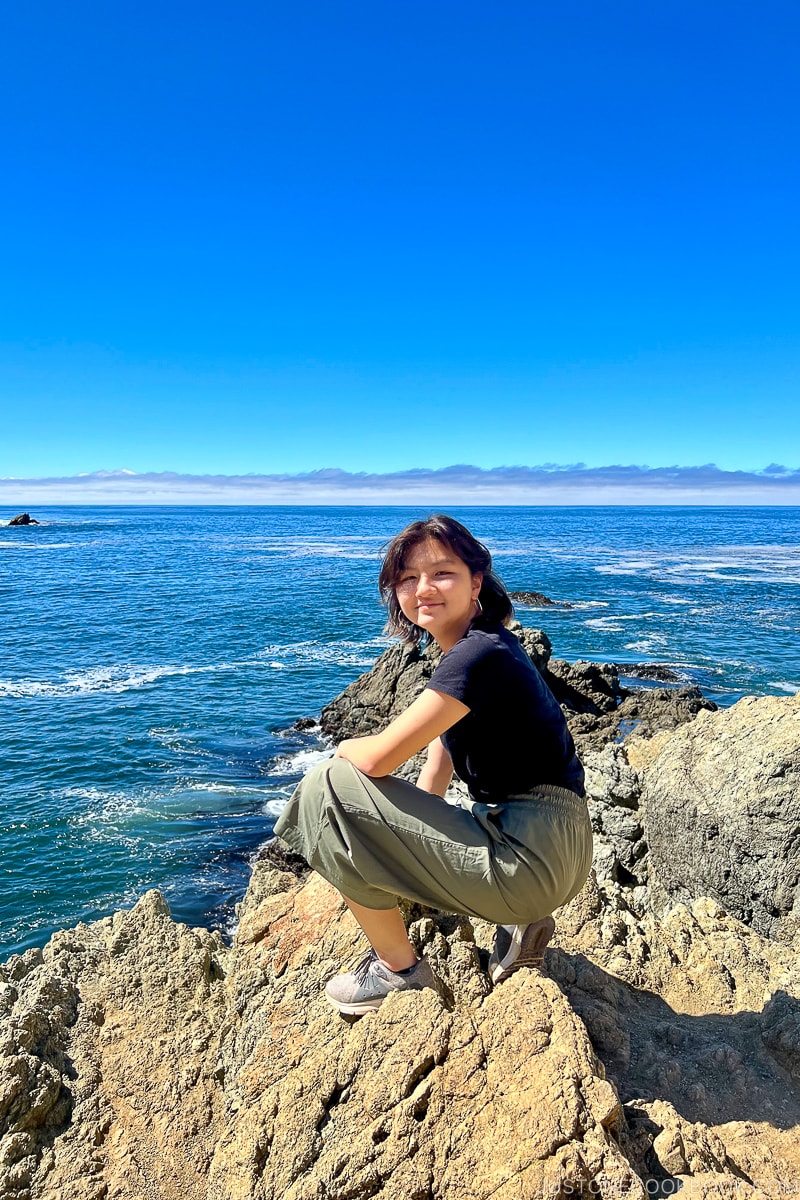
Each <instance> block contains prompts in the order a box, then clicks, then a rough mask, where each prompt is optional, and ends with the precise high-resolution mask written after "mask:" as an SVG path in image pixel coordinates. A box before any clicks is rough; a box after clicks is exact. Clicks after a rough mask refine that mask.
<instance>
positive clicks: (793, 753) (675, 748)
mask: <svg viewBox="0 0 800 1200" xmlns="http://www.w3.org/2000/svg"><path fill="white" fill-rule="evenodd" d="M641 802H642V808H643V812H644V832H645V837H646V839H647V842H648V844H649V847H650V857H651V863H650V865H651V870H652V871H654V872H655V875H656V882H657V885H658V887H659V888H660V890H661V893H662V899H663V902H664V903H674V902H675V901H683V902H687V903H688V902H691V901H692V900H694V899H695V898H697V897H698V896H711V897H713V898H714V899H715V900H716V901H717V902H718V903H719V904H721V905H722V906H723V907H724V908H725V909H726V910H727V911H728V912H730V913H732V914H734V915H735V916H737V917H738V918H739V919H740V920H742V921H745V922H746V923H747V924H748V925H751V926H752V927H753V928H754V929H756V930H758V931H759V932H760V933H763V934H765V935H767V936H772V937H791V936H793V935H794V932H795V931H796V930H797V929H798V927H800V694H798V695H796V696H791V697H788V696H787V697H776V696H765V697H761V698H760V699H756V698H753V697H748V698H745V699H743V700H740V701H739V702H738V703H737V704H734V705H733V706H732V707H731V708H729V709H725V710H722V711H720V712H713V713H712V712H707V711H701V712H699V713H698V715H697V719H696V720H694V721H692V722H691V723H689V724H687V725H684V726H682V727H681V728H680V729H678V730H677V731H676V732H675V733H674V734H673V735H672V736H671V737H670V738H669V739H667V740H666V741H665V743H664V745H663V746H662V748H661V750H660V752H659V753H658V754H657V755H656V756H655V758H654V759H653V761H652V762H651V763H650V765H649V767H648V769H647V770H646V773H645V777H644V786H643V790H642V801H641Z"/></svg>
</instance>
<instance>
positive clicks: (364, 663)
mask: <svg viewBox="0 0 800 1200" xmlns="http://www.w3.org/2000/svg"><path fill="white" fill-rule="evenodd" d="M390 644H391V643H390V642H389V640H388V638H384V637H374V638H371V639H370V640H369V641H366V642H349V641H344V642H318V641H315V640H310V641H307V642H290V643H289V645H287V646H280V645H271V646H265V647H264V649H263V650H261V651H260V652H259V655H258V657H259V658H260V659H262V660H263V659H264V658H268V659H269V660H270V663H269V665H270V666H271V667H273V668H276V667H280V666H283V667H286V666H298V665H305V664H307V663H335V664H336V665H337V666H344V667H371V666H372V665H373V663H374V662H375V659H376V658H377V657H378V655H379V654H382V653H383V651H384V650H386V649H387V648H388V647H389V645H390Z"/></svg>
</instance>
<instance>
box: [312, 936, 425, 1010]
mask: <svg viewBox="0 0 800 1200" xmlns="http://www.w3.org/2000/svg"><path fill="white" fill-rule="evenodd" d="M434 986H435V985H434V982H433V975H432V974H431V969H430V967H429V966H428V964H427V962H426V961H425V959H424V958H421V959H420V960H419V962H418V963H417V964H416V966H414V967H412V968H411V970H410V971H408V972H407V973H400V972H397V971H390V970H389V968H388V967H385V966H384V965H383V963H382V962H381V960H380V959H379V958H378V956H377V954H376V953H375V951H374V950H368V951H367V953H366V954H365V955H364V957H363V958H362V959H360V960H359V961H358V962H357V963H356V965H355V967H354V968H353V970H352V971H350V972H348V974H346V975H337V976H335V978H333V979H329V980H328V982H327V983H326V984H325V999H326V1000H327V1001H328V1003H329V1004H332V1005H333V1007H334V1008H338V1010H339V1012H341V1013H347V1014H348V1015H350V1016H355V1017H358V1016H361V1014H362V1013H367V1012H371V1011H372V1010H373V1009H375V1008H380V1006H381V1004H382V1003H383V1001H384V1000H385V999H386V997H387V996H388V995H389V993H390V992H402V991H407V990H411V989H416V988H424V987H430V988H432V987H434Z"/></svg>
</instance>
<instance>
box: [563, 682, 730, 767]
mask: <svg viewBox="0 0 800 1200" xmlns="http://www.w3.org/2000/svg"><path fill="white" fill-rule="evenodd" d="M573 665H574V666H577V665H578V664H573ZM589 665H590V666H595V665H596V664H594V663H592V664H589ZM551 666H552V664H551ZM605 670H606V671H612V668H609V667H607V668H605ZM546 678H547V677H546ZM573 678H574V676H573ZM615 678H616V672H612V674H611V675H606V679H607V680H608V681H609V683H608V686H609V687H610V686H612V682H613V679H615ZM617 687H618V695H619V697H620V700H619V703H618V704H617V705H616V706H615V707H611V705H610V704H609V703H608V701H605V708H604V709H602V710H601V711H598V709H599V707H600V704H601V703H603V698H602V693H599V692H598V691H593V692H591V693H590V694H589V696H588V697H587V703H586V704H585V705H584V707H583V708H582V709H580V708H579V709H577V710H574V711H573V712H571V713H570V712H569V710H567V721H568V724H569V728H570V732H571V733H572V736H573V738H574V739H575V745H576V747H577V749H578V753H579V754H580V755H581V756H584V755H585V754H586V753H587V751H589V750H597V749H600V748H601V747H603V746H605V745H606V744H607V743H608V742H612V741H614V742H616V741H622V740H623V739H625V738H628V737H631V736H635V737H639V738H652V737H653V736H654V735H655V734H657V733H661V732H664V731H665V730H672V729H677V728H678V727H679V726H680V725H684V724H686V722H687V721H693V720H694V718H695V717H696V716H697V714H698V713H699V712H704V711H705V712H716V710H717V706H716V704H714V702H713V701H712V700H707V699H706V697H705V696H704V695H703V693H702V692H701V691H700V689H699V688H697V687H684V688H635V689H628V688H621V687H619V680H618V679H617ZM576 690H577V689H576ZM590 704H591V705H592V706H593V707H590ZM565 707H566V705H565Z"/></svg>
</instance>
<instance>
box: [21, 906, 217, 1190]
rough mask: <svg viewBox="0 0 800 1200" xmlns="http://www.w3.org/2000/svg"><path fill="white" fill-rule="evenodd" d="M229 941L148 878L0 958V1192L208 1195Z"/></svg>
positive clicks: (215, 1117)
mask: <svg viewBox="0 0 800 1200" xmlns="http://www.w3.org/2000/svg"><path fill="white" fill-rule="evenodd" d="M227 953H228V952H227V951H226V950H225V948H224V947H223V946H222V944H221V942H220V940H219V936H218V935H216V934H211V933H208V932H207V931H206V930H188V929H186V928H185V927H183V926H179V925H176V924H175V923H174V922H173V921H172V919H171V918H170V915H169V909H168V908H167V905H166V904H165V902H164V900H163V898H162V897H161V896H160V894H159V893H158V892H149V893H147V895H146V896H144V897H143V899H142V900H140V901H139V903H138V904H137V905H136V907H135V908H134V909H133V910H132V911H131V912H122V913H117V914H116V915H115V916H114V917H113V918H107V919H105V920H103V921H99V922H97V923H95V924H93V925H89V926H86V925H79V926H77V928H75V929H71V930H67V931H65V932H63V933H58V934H56V935H55V936H54V937H53V938H52V939H51V941H50V942H49V943H48V945H47V946H46V948H45V950H44V954H42V953H41V952H39V951H29V952H28V954H26V955H23V956H21V957H19V956H15V957H12V958H11V959H10V960H9V962H8V964H6V965H5V966H4V967H2V968H0V995H2V997H3V1001H4V1003H3V1008H2V1012H3V1016H2V1025H1V1032H0V1042H1V1043H2V1048H3V1053H2V1058H0V1097H2V1100H0V1197H3V1198H4V1200H6V1198H8V1200H11V1198H12V1197H13V1198H14V1200H26V1198H28V1197H31V1196H35V1197H36V1200H65V1198H66V1197H69V1200H101V1198H103V1197H106V1196H112V1195H113V1196H114V1197H119V1200H142V1198H143V1197H150V1196H154V1197H155V1196H162V1195H163V1196H173V1195H174V1196H178V1197H184V1196H185V1197H187V1198H188V1197H190V1196H192V1197H193V1196H198V1195H201V1194H202V1195H205V1190H204V1189H205V1185H204V1184H202V1185H201V1181H202V1180H204V1178H205V1176H206V1175H207V1172H208V1163H209V1159H210V1155H211V1152H212V1146H211V1145H210V1144H209V1141H208V1137H209V1131H210V1129H211V1128H212V1127H213V1126H214V1123H215V1120H216V1119H217V1110H218V1108H219V1107H220V1105H221V1102H222V1096H221V1094H220V1092H219V1083H218V1081H217V1080H216V1079H215V1077H214V1070H215V1066H214V1061H215V1060H214V1044H215V1039H217V1040H218V1030H219V1028H220V1026H221V1024H222V1018H223V1015H224V1003H222V1002H221V998H222V992H221V988H220V981H221V978H222V972H223V965H222V964H223V963H224V961H225V959H226V956H227ZM217 1053H218V1050H217ZM201 1186H202V1188H203V1191H202V1192H201V1191H200V1190H199V1189H200V1187H201Z"/></svg>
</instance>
